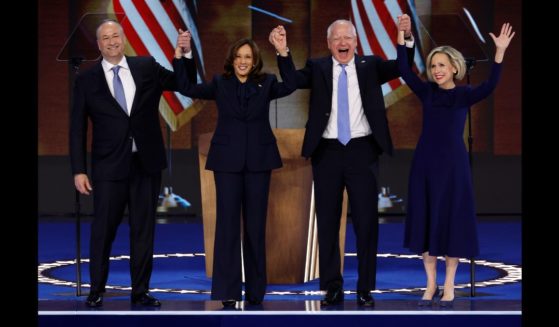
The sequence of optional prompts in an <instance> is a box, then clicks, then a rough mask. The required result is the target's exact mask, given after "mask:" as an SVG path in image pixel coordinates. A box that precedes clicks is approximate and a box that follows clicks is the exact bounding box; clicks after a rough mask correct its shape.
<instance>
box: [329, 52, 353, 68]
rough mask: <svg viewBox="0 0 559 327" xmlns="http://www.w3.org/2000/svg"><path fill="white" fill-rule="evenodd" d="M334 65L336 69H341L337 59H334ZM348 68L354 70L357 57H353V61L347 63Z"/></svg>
mask: <svg viewBox="0 0 559 327" xmlns="http://www.w3.org/2000/svg"><path fill="white" fill-rule="evenodd" d="M332 63H333V65H334V68H336V67H338V68H339V67H340V66H339V64H340V62H339V61H337V60H336V58H334V57H332ZM347 67H348V68H353V67H355V55H354V56H353V58H351V60H350V61H349V62H348V63H347Z"/></svg>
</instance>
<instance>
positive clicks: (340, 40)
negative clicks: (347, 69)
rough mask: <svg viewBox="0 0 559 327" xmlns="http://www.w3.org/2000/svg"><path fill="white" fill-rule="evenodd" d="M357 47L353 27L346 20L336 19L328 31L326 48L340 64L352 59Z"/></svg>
mask: <svg viewBox="0 0 559 327" xmlns="http://www.w3.org/2000/svg"><path fill="white" fill-rule="evenodd" d="M355 48H357V36H356V35H355V29H354V28H353V25H351V23H350V22H348V21H336V22H334V23H333V24H332V25H331V26H330V28H329V33H328V49H330V53H332V56H333V57H334V59H336V60H337V61H338V62H339V63H341V64H347V63H348V62H350V61H351V59H353V56H354V54H355Z"/></svg>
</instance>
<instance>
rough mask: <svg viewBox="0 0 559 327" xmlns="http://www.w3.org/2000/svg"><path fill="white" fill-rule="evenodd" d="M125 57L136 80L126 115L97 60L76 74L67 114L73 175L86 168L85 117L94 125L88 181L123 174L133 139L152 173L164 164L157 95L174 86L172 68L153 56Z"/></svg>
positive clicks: (84, 171) (126, 171) (126, 169)
mask: <svg viewBox="0 0 559 327" xmlns="http://www.w3.org/2000/svg"><path fill="white" fill-rule="evenodd" d="M126 60H127V62H128V65H129V67H130V72H131V73H132V77H133V79H134V83H135V84H136V93H135V95H134V101H133V103H132V109H131V112H130V116H128V115H127V114H126V113H125V112H124V111H123V110H122V108H121V107H120V106H119V104H118V102H117V101H116V99H115V98H114V97H113V96H112V94H111V92H110V90H109V86H108V85H107V80H106V78H105V74H104V72H103V67H102V66H101V62H99V63H97V64H96V65H94V66H93V67H91V69H89V70H87V71H84V72H83V73H81V74H79V75H78V77H77V78H76V81H75V84H74V101H73V105H72V114H71V119H70V158H71V162H72V173H73V174H77V173H86V149H87V147H86V138H87V126H88V124H87V119H88V118H89V119H90V120H91V123H92V129H93V131H92V132H93V133H92V145H91V166H92V177H93V180H119V179H124V178H126V177H127V176H128V173H129V171H130V160H131V157H132V138H133V139H134V141H135V142H136V147H137V149H138V155H139V157H140V160H141V162H142V165H143V167H144V168H145V170H146V171H147V172H149V173H156V172H159V171H161V170H162V169H164V168H166V166H167V162H166V156H165V148H164V146H163V137H162V134H161V128H160V124H159V100H160V98H161V94H162V92H163V91H164V90H176V88H177V86H176V81H175V77H174V73H173V72H172V71H170V70H167V69H165V68H163V67H162V66H161V65H159V64H158V63H157V62H156V61H155V59H154V58H153V57H126ZM191 78H192V77H191Z"/></svg>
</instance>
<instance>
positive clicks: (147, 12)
mask: <svg viewBox="0 0 559 327" xmlns="http://www.w3.org/2000/svg"><path fill="white" fill-rule="evenodd" d="M110 6H111V7H112V8H111V9H112V10H113V11H114V12H115V13H123V14H124V15H125V18H124V19H123V20H122V21H121V24H122V28H123V29H124V34H125V35H126V39H127V41H128V46H130V48H131V49H126V51H127V53H128V52H133V54H135V55H138V56H147V55H149V56H153V57H154V58H155V60H157V62H158V63H159V64H161V65H162V66H163V67H165V68H167V69H169V70H173V67H172V64H171V62H172V60H173V56H174V54H175V44H176V40H177V36H178V29H179V28H181V29H182V30H186V29H188V30H189V31H190V32H191V34H192V41H193V47H192V48H193V54H194V56H195V57H196V59H198V60H197V62H198V63H199V66H200V67H198V81H202V80H203V79H204V67H203V62H204V60H203V54H202V45H201V43H200V38H199V35H198V30H197V28H196V23H195V17H196V1H195V0H167V1H165V0H148V1H145V0H113V1H112V4H111V5H110ZM129 50H131V51H129ZM203 104H204V103H203V101H200V100H193V99H191V98H188V97H185V96H183V95H181V94H179V93H178V92H164V93H163V101H161V102H160V105H159V111H160V113H161V115H162V116H163V118H164V119H165V121H166V122H167V124H168V125H169V126H170V127H171V130H173V131H176V130H178V129H179V128H180V127H181V126H183V125H184V124H185V123H187V122H189V121H190V119H192V117H193V116H194V115H196V113H198V111H200V110H201V109H202V107H203Z"/></svg>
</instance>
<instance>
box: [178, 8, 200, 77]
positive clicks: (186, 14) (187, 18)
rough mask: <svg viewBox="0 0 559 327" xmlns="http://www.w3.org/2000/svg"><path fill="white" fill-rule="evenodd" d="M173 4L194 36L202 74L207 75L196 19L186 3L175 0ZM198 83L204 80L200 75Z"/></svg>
mask: <svg viewBox="0 0 559 327" xmlns="http://www.w3.org/2000/svg"><path fill="white" fill-rule="evenodd" d="M173 4H174V5H175V7H176V8H177V11H178V12H179V14H180V15H181V17H182V20H183V22H184V23H185V24H186V27H187V28H188V30H189V31H190V34H191V35H192V40H193V41H194V45H195V46H196V50H197V51H198V56H199V57H200V63H199V64H200V66H201V67H202V72H203V73H204V74H206V69H205V68H204V55H203V54H202V42H200V36H199V35H198V28H197V27H196V24H194V19H193V18H192V14H191V13H190V11H189V10H188V7H187V6H186V3H184V1H181V0H173ZM198 82H202V78H201V76H200V74H198Z"/></svg>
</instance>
